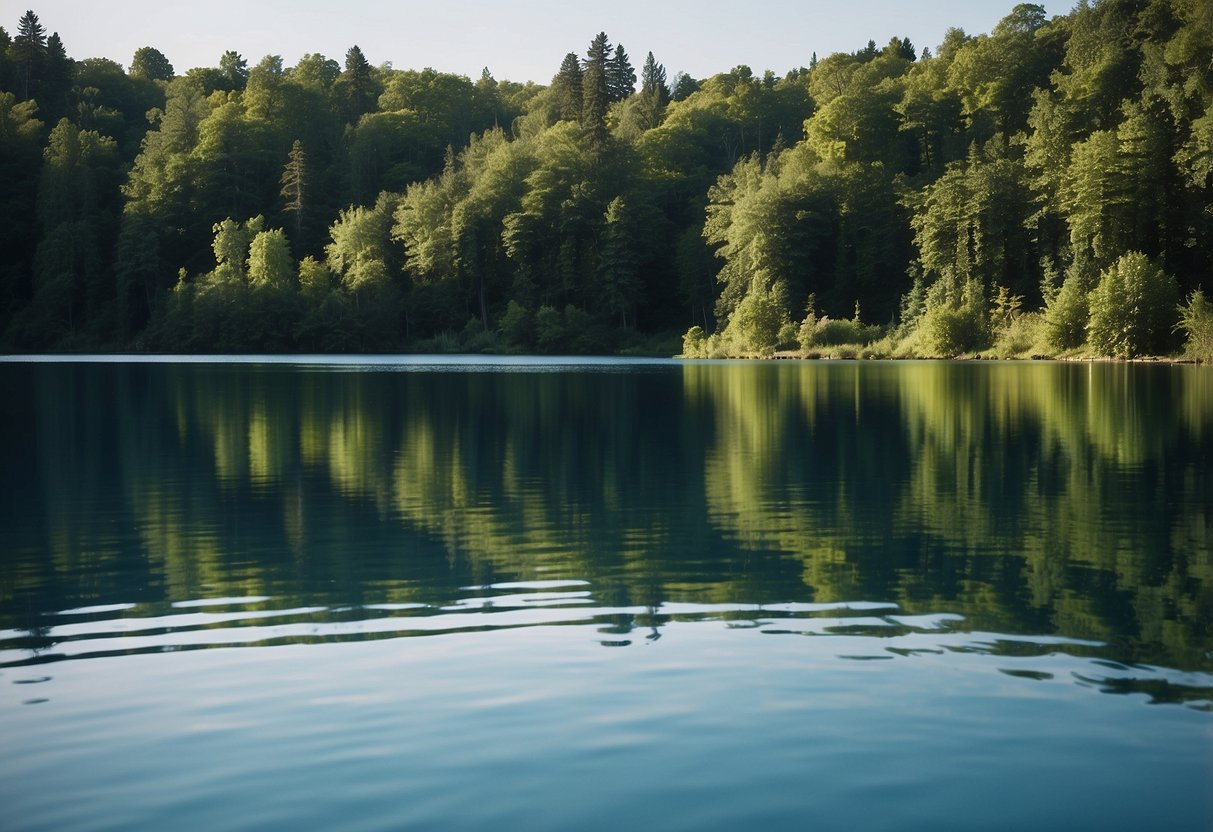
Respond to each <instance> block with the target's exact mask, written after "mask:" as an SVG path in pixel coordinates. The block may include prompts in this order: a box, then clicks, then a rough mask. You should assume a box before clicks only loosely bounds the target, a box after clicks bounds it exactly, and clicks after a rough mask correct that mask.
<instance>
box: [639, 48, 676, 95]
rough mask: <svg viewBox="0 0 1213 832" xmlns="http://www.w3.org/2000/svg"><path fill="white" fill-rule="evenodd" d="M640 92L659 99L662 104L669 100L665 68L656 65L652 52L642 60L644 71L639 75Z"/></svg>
mask: <svg viewBox="0 0 1213 832" xmlns="http://www.w3.org/2000/svg"><path fill="white" fill-rule="evenodd" d="M640 91H641V92H642V93H644V94H645V95H651V96H653V97H655V98H659V99H660V100H661V101H662V103H665V102H667V101H669V100H670V88H669V86H668V85H667V84H666V77H665V67H664V66H662V65H661V64H659V63H657V60H656V59H655V58H654V57H653V53H652V52H650V53H649V54H648V57H646V58H645V59H644V69H642V70H641V73H640Z"/></svg>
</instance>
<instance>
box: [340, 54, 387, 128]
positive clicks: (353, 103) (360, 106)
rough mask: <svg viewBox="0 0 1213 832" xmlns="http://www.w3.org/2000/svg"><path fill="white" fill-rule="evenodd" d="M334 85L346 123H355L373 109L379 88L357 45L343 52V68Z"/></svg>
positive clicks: (367, 62)
mask: <svg viewBox="0 0 1213 832" xmlns="http://www.w3.org/2000/svg"><path fill="white" fill-rule="evenodd" d="M334 87H335V89H336V92H337V97H338V100H339V101H341V103H342V105H343V106H344V109H345V113H344V115H345V120H346V121H347V122H348V123H350V124H357V123H358V119H360V118H361V117H362V116H363V115H364V114H365V113H370V112H373V111H374V110H375V107H376V102H377V100H378V97H379V95H378V93H379V90H378V89H377V88H376V85H375V79H374V77H373V76H372V75H371V64H370V62H369V61H367V59H366V56H365V55H363V54H362V50H361V49H359V48H358V47H357V46H351V47H350V48H349V51H347V52H346V53H345V69H344V70H343V71H342V73H341V75H339V76H338V77H337V82H336V84H334Z"/></svg>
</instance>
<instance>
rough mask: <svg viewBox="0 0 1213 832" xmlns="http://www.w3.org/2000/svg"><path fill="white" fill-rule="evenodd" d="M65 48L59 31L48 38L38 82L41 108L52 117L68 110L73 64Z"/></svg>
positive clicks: (37, 93)
mask: <svg viewBox="0 0 1213 832" xmlns="http://www.w3.org/2000/svg"><path fill="white" fill-rule="evenodd" d="M74 63H75V62H74V61H72V59H71V58H69V57H68V56H67V50H66V49H64V48H63V41H62V40H60V39H59V33H58V32H55V33H54V34H52V35H51V36H50V37H49V38H47V39H46V54H45V58H44V60H43V64H42V77H41V78H40V79H39V81H38V84H37V92H36V95H37V98H38V103H39V104H40V105H41V107H40V109H41V110H43V112H45V113H46V114H47V115H50V116H52V117H54V116H57V115H61V114H63V113H66V112H67V94H68V93H69V92H70V91H71V89H72V75H73V64H74Z"/></svg>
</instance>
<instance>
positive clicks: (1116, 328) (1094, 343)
mask: <svg viewBox="0 0 1213 832" xmlns="http://www.w3.org/2000/svg"><path fill="white" fill-rule="evenodd" d="M1178 301H1179V289H1178V286H1177V285H1176V282H1175V278H1174V277H1173V276H1171V275H1169V274H1167V273H1166V272H1164V271H1163V270H1162V269H1161V268H1159V267H1158V266H1157V265H1156V264H1154V263H1151V262H1150V259H1149V258H1148V257H1146V255H1144V254H1142V253H1141V252H1139V251H1131V252H1129V253H1128V254H1125V255H1123V256H1121V257H1120V258H1119V259H1117V260H1116V262H1115V263H1113V264H1112V265H1111V266H1110V267H1108V268H1107V269H1105V270H1104V271H1103V273H1102V274H1101V275H1100V278H1099V285H1097V286H1096V287H1095V290H1094V291H1093V292H1091V300H1090V303H1091V317H1090V322H1089V323H1088V324H1087V341H1088V343H1090V345H1091V347H1092V348H1093V349H1095V350H1096V351H1097V352H1099V353H1101V354H1103V355H1115V356H1119V357H1121V358H1132V357H1134V356H1137V355H1143V354H1148V353H1155V354H1157V353H1165V352H1167V351H1169V349H1170V348H1171V347H1172V346H1173V344H1174V337H1173V334H1172V333H1173V331H1174V329H1175V324H1176V320H1177V318H1178V314H1177V312H1176V305H1177V303H1178Z"/></svg>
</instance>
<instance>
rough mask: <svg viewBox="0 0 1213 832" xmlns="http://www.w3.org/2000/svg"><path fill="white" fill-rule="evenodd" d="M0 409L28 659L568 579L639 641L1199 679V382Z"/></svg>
mask: <svg viewBox="0 0 1213 832" xmlns="http://www.w3.org/2000/svg"><path fill="white" fill-rule="evenodd" d="M515 369H517V368H515ZM549 369H550V368H549ZM0 381H2V385H3V386H2V388H0V394H3V395H4V397H5V400H6V405H5V407H4V410H3V416H2V417H0V418H2V419H3V425H2V426H3V439H2V440H0V446H2V450H3V459H4V460H5V461H4V476H3V484H2V488H3V489H4V491H3V497H4V499H3V505H2V507H0V549H2V551H3V554H2V555H0V557H2V558H3V561H2V563H3V570H2V571H0V627H5V628H10V629H23V630H26V631H28V632H29V633H31V639H33V640H34V642H36V640H37V635H38V631H39V628H40V627H41V626H42V624H41V622H42V621H43V617H44V616H45V614H47V613H51V612H55V611H59V610H65V609H73V608H79V607H87V606H90V605H104V604H116V603H127V604H138V605H140V609H141V611H143V613H145V614H146V613H154V612H155V611H156V610H157V609H161V608H163V609H168V608H169V607H170V605H171V604H172V603H173V602H180V601H185V600H191V599H200V598H216V597H242V598H249V597H253V598H256V597H265V598H272V599H274V601H273V605H274V607H276V608H280V609H281V608H287V607H290V606H292V605H297V606H301V607H302V606H307V605H321V606H325V607H334V606H342V605H344V606H347V607H348V606H357V605H370V604H409V603H416V604H427V605H435V604H442V603H444V602H447V601H449V600H451V599H457V598H460V597H463V596H464V595H466V592H464V591H463V590H462V588H466V587H468V586H469V585H477V586H479V585H486V584H490V583H500V582H503V581H517V580H527V581H534V580H544V579H576V580H581V581H586V582H588V586H590V587H592V588H593V594H594V597H595V599H597V601H598V602H599V603H604V604H611V605H632V606H640V607H644V608H647V609H649V610H653V611H656V610H658V609H659V608H660V607H661V605H662V604H667V603H669V602H687V601H691V602H701V603H716V604H725V603H733V604H737V603H751V604H769V603H774V602H784V601H796V602H810V601H812V602H833V601H879V602H893V603H896V604H898V605H900V606H901V607H902V608H903V609H904V610H905V611H907V612H909V613H916V612H921V613H941V612H946V613H953V614H959V615H961V616H964V618H965V620H966V622H967V623H966V625H965V626H966V627H969V628H971V629H973V630H977V629H981V630H988V631H990V632H996V633H1021V634H1059V635H1064V636H1067V637H1072V638H1078V639H1090V640H1094V641H1099V642H1104V643H1106V644H1107V645H1109V647H1108V649H1109V651H1110V653H1109V655H1110V656H1111V657H1113V658H1115V659H1116V660H1117V661H1122V662H1144V663H1154V664H1161V665H1165V666H1167V667H1172V668H1177V669H1180V670H1193V671H1195V670H1202V671H1208V670H1213V652H1211V651H1213V371H1211V370H1209V369H1206V368H1198V367H1162V366H1126V365H1066V364H953V363H894V364H883V363H880V364H878V363H828V362H827V363H794V364H793V363H788V364H774V365H769V364H757V363H742V364H714V363H704V364H670V365H660V366H644V367H638V368H632V369H630V370H629V369H626V368H624V367H622V366H620V367H613V366H610V365H607V366H605V367H595V368H583V369H580V370H578V369H568V368H566V369H563V370H561V371H558V372H540V371H513V372H500V371H469V370H468V369H467V368H463V369H462V370H461V371H458V372H442V371H430V372H393V371H388V370H387V369H385V368H382V367H381V368H378V369H377V370H370V371H367V370H363V371H359V370H355V369H349V368H345V369H342V368H315V367H313V368H308V367H297V366H289V365H241V366H223V365H205V364H204V365H177V364H88V365H84V364H71V363H62V364H3V365H0ZM646 623H651V622H646V621H645V620H644V616H640V617H636V616H621V617H620V620H619V621H618V622H616V624H617V627H618V629H619V631H620V632H627V631H629V630H630V629H631V628H633V627H641V626H644V625H646Z"/></svg>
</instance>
